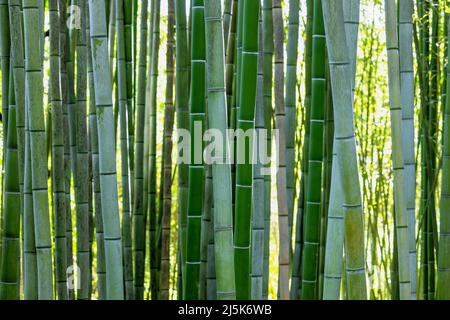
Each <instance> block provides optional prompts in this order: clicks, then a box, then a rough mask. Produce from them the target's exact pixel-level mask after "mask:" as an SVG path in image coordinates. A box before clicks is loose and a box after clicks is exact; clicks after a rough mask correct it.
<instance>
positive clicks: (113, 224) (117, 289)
mask: <svg viewBox="0 0 450 320" xmlns="http://www.w3.org/2000/svg"><path fill="white" fill-rule="evenodd" d="M89 17H90V30H91V35H90V37H91V46H92V62H93V67H94V89H95V100H96V103H95V104H96V108H97V125H98V141H99V156H100V157H99V158H100V161H99V162H100V163H99V168H100V184H101V199H102V216H103V228H104V232H105V234H104V235H105V259H106V296H107V299H109V300H117V299H123V296H124V289H123V267H122V241H121V237H120V217H119V208H118V195H117V174H116V163H115V158H116V157H115V155H116V153H115V148H114V145H115V142H114V126H113V124H114V122H113V121H114V115H113V110H112V93H111V92H112V86H111V72H110V70H109V67H110V66H109V60H108V38H107V30H106V13H105V2H104V0H89Z"/></svg>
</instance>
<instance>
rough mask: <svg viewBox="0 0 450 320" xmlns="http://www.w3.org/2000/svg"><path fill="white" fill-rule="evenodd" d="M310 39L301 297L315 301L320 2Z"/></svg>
mask: <svg viewBox="0 0 450 320" xmlns="http://www.w3.org/2000/svg"><path fill="white" fill-rule="evenodd" d="M312 37H313V39H312V46H313V51H312V70H311V77H312V96H311V118H310V130H311V136H310V142H309V152H308V175H309V176H308V181H307V190H306V210H305V243H304V248H303V270H302V298H303V299H308V300H309V299H317V298H318V293H319V290H318V284H319V283H318V262H319V261H318V257H319V255H318V252H319V239H320V222H321V219H320V206H321V203H322V192H321V188H322V186H321V182H322V175H323V171H322V170H323V145H324V115H325V97H326V95H325V86H326V79H325V72H326V71H325V54H326V53H325V50H326V47H325V30H324V25H323V14H322V3H321V0H314V18H313V36H312Z"/></svg>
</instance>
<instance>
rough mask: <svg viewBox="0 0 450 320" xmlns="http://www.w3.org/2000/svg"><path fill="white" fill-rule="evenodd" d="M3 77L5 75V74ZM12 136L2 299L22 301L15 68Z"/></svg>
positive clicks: (8, 146) (10, 95)
mask: <svg viewBox="0 0 450 320" xmlns="http://www.w3.org/2000/svg"><path fill="white" fill-rule="evenodd" d="M2 76H3V74H2ZM9 77H10V80H9V82H8V84H9V87H10V88H9V92H8V99H9V106H8V118H7V119H8V122H9V123H8V125H7V128H8V133H7V135H6V136H7V144H6V146H5V147H6V148H5V149H4V150H5V156H4V158H5V175H4V177H5V180H4V191H5V192H4V199H3V208H2V209H3V223H2V227H3V230H2V252H1V254H2V255H1V265H0V299H2V300H16V299H19V298H20V293H19V289H20V278H19V270H20V266H19V262H20V237H19V235H20V214H21V211H20V209H21V206H20V187H19V174H18V171H19V161H18V160H19V157H18V149H17V127H16V112H17V106H16V99H15V95H14V81H13V72H12V69H11V70H10V73H9Z"/></svg>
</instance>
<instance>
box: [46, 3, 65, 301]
mask: <svg viewBox="0 0 450 320" xmlns="http://www.w3.org/2000/svg"><path fill="white" fill-rule="evenodd" d="M48 5H49V13H50V90H51V91H50V99H51V107H52V183H53V185H52V189H53V210H54V217H55V220H54V230H55V269H56V270H55V281H56V292H57V296H58V299H59V300H67V298H68V296H67V277H66V271H67V239H66V225H67V220H66V203H65V200H66V195H65V182H64V131H63V115H62V101H61V87H60V70H61V69H60V65H59V63H60V29H59V28H60V24H61V22H60V20H59V11H58V1H57V0H49V2H48Z"/></svg>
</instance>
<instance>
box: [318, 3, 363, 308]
mask: <svg viewBox="0 0 450 320" xmlns="http://www.w3.org/2000/svg"><path fill="white" fill-rule="evenodd" d="M343 10H344V21H345V33H346V39H347V48H348V50H349V59H350V66H351V69H350V76H351V85H352V96H353V92H354V88H355V73H356V56H357V48H358V26H359V0H352V1H344V3H343ZM336 143H337V142H336V141H334V143H333V163H332V169H331V170H332V173H331V191H330V200H329V208H328V223H327V224H328V227H327V240H326V251H325V252H326V257H325V271H324V288H323V297H322V298H323V299H324V300H338V299H339V297H340V293H341V278H342V267H343V263H342V260H343V256H342V255H343V247H344V212H343V208H342V204H343V203H344V202H343V200H344V199H343V193H342V191H341V188H340V186H341V183H342V182H341V181H340V179H341V176H340V172H339V168H338V155H337V150H336Z"/></svg>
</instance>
